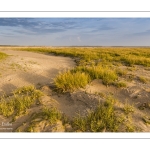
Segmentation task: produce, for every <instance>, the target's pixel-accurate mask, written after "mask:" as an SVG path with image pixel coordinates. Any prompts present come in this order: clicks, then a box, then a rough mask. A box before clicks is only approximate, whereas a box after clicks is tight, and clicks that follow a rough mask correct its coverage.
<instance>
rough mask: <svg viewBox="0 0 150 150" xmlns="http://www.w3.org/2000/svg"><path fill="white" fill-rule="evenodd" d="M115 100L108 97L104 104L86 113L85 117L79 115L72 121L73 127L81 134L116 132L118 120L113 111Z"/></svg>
mask: <svg viewBox="0 0 150 150" xmlns="http://www.w3.org/2000/svg"><path fill="white" fill-rule="evenodd" d="M115 101H116V100H115V99H113V98H111V97H108V98H107V100H106V102H105V103H100V104H99V105H98V106H97V108H96V109H95V110H93V111H91V112H89V113H88V115H87V116H86V117H81V116H80V115H79V116H78V117H76V118H74V120H73V127H74V128H75V129H76V130H77V131H82V132H102V131H106V132H116V131H117V130H118V127H119V125H120V121H119V120H120V119H119V117H117V116H116V113H115V110H114V103H115Z"/></svg>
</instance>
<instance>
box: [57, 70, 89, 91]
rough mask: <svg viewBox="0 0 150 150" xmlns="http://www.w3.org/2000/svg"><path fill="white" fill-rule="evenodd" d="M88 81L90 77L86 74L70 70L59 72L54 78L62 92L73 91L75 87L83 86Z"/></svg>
mask: <svg viewBox="0 0 150 150" xmlns="http://www.w3.org/2000/svg"><path fill="white" fill-rule="evenodd" d="M89 81H90V78H89V76H88V75H87V74H85V73H83V72H71V71H66V72H65V73H61V74H59V75H58V76H57V77H56V78H55V79H54V83H55V85H56V86H57V88H58V89H61V90H62V92H73V91H74V90H76V89H79V88H84V87H85V86H86V85H87V84H88V83H89Z"/></svg>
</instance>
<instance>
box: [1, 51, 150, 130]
mask: <svg viewBox="0 0 150 150" xmlns="http://www.w3.org/2000/svg"><path fill="white" fill-rule="evenodd" d="M0 51H1V52H4V53H6V54H8V55H10V56H9V57H8V58H7V59H6V60H3V61H1V62H0V70H1V72H0V73H1V74H0V95H3V94H4V93H6V94H10V93H11V91H12V90H14V89H16V88H18V87H22V86H27V85H34V86H35V87H37V88H39V89H40V90H41V91H42V92H43V93H44V94H45V95H44V96H43V97H42V99H41V101H42V104H43V105H46V106H54V107H57V108H58V109H59V110H60V111H61V112H62V113H64V114H65V115H66V116H67V117H69V118H73V117H74V116H76V115H77V113H80V114H81V115H83V116H84V115H86V114H87V113H88V111H90V110H91V109H94V108H95V107H96V106H97V104H98V103H99V101H101V100H102V101H103V100H104V98H103V97H102V95H101V94H100V93H103V94H106V95H111V94H112V95H113V96H114V97H115V98H116V99H118V101H119V109H118V112H120V111H122V109H123V107H124V105H125V103H126V102H128V103H129V104H131V105H134V107H135V110H134V114H133V116H132V122H133V123H134V124H135V125H136V126H137V127H138V129H139V132H149V131H150V125H149V124H145V123H144V121H143V117H145V116H146V117H148V118H149V116H150V105H148V106H147V104H150V82H148V83H145V84H144V83H141V82H140V81H139V80H138V77H139V76H144V77H146V78H148V79H149V80H150V69H149V68H147V69H145V68H144V67H142V66H136V67H135V69H134V70H130V71H128V74H127V76H126V78H127V77H128V76H130V75H132V76H133V79H132V80H126V82H127V87H125V88H117V87H114V86H108V87H107V86H105V85H103V84H102V81H101V80H98V79H96V80H94V81H92V82H91V83H90V84H89V85H87V86H86V87H85V88H84V89H79V90H77V91H75V92H73V93H66V94H60V93H56V92H54V91H53V78H55V76H56V75H57V74H58V73H59V72H61V71H64V70H67V69H71V68H73V67H75V65H76V64H75V61H74V60H73V59H71V58H68V57H61V56H53V55H45V54H40V53H33V52H26V51H14V50H13V51H12V50H0ZM121 67H122V68H121ZM120 68H121V69H127V68H128V67H126V66H120ZM119 80H120V81H124V80H125V78H124V77H120V78H119ZM100 95H101V96H100ZM139 107H143V108H142V110H141V109H139ZM40 109H41V106H37V107H34V108H31V109H29V110H28V111H29V114H32V113H33V112H38V111H39V110H40ZM10 121H11V119H10V118H5V117H3V116H0V122H5V123H7V122H8V123H9V122H10ZM30 121H31V120H30V115H28V114H27V115H24V116H21V117H19V118H18V119H17V120H16V121H15V122H13V123H12V125H11V128H12V129H10V130H9V132H12V131H13V132H15V131H17V130H18V129H19V130H20V131H21V132H23V131H24V129H25V128H26V127H27V126H28V124H29V122H30ZM24 122H25V123H24ZM46 124H47V122H46V121H42V122H40V125H38V126H37V127H36V131H37V132H64V131H65V130H64V128H68V131H71V129H70V127H64V126H63V125H62V122H57V123H56V124H55V125H54V127H51V126H46ZM68 126H69V125H68ZM0 132H8V130H2V131H0Z"/></svg>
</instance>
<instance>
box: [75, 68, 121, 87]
mask: <svg viewBox="0 0 150 150" xmlns="http://www.w3.org/2000/svg"><path fill="white" fill-rule="evenodd" d="M75 71H80V72H85V73H87V74H88V75H89V76H90V78H91V79H92V80H94V79H102V82H103V84H104V85H110V84H112V83H113V82H114V81H115V80H117V79H118V76H117V74H116V72H115V70H113V69H112V68H109V67H108V66H103V65H99V66H92V67H83V66H79V67H77V68H75Z"/></svg>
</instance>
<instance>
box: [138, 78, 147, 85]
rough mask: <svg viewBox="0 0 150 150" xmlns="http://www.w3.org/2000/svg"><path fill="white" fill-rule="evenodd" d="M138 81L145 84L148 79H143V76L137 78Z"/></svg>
mask: <svg viewBox="0 0 150 150" xmlns="http://www.w3.org/2000/svg"><path fill="white" fill-rule="evenodd" d="M138 79H139V81H140V82H142V83H145V84H146V83H147V82H148V79H147V78H146V77H143V76H139V77H138Z"/></svg>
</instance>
